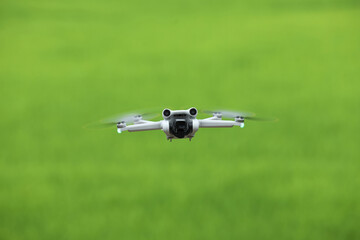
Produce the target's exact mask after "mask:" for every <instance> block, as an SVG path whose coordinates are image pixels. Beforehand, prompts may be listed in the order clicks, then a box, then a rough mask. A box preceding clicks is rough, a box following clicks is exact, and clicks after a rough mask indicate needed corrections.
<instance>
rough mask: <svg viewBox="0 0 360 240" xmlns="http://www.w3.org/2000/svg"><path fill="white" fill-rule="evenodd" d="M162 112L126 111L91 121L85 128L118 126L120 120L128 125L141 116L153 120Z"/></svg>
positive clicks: (143, 118)
mask: <svg viewBox="0 0 360 240" xmlns="http://www.w3.org/2000/svg"><path fill="white" fill-rule="evenodd" d="M159 115H160V114H155V113H143V114H141V113H126V114H121V115H117V116H115V117H111V118H107V119H104V120H101V121H98V122H95V123H90V124H88V125H86V126H85V128H107V127H113V126H116V124H117V123H118V122H125V123H126V124H127V125H130V124H133V123H134V122H135V119H136V118H139V117H141V118H142V120H149V121H150V120H152V119H154V118H155V117H157V116H159Z"/></svg>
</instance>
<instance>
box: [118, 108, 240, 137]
mask: <svg viewBox="0 0 360 240" xmlns="http://www.w3.org/2000/svg"><path fill="white" fill-rule="evenodd" d="M197 114H198V111H197V109H196V108H190V109H188V110H174V111H173V110H170V109H164V110H163V111H162V116H163V118H164V120H161V121H156V122H154V121H147V120H143V119H142V116H141V115H136V116H134V119H133V123H134V124H132V125H126V121H119V122H117V131H118V133H121V132H123V131H129V132H139V131H148V130H162V131H163V132H164V133H165V134H166V136H167V139H168V140H170V141H172V139H183V138H188V139H189V140H190V141H191V139H192V138H193V137H194V136H195V133H196V132H197V131H198V130H199V129H200V128H229V127H233V126H239V127H241V128H243V127H244V119H245V116H241V115H240V114H239V115H236V116H234V121H230V120H222V113H221V112H212V114H213V116H212V117H210V118H205V119H197V118H196V116H197Z"/></svg>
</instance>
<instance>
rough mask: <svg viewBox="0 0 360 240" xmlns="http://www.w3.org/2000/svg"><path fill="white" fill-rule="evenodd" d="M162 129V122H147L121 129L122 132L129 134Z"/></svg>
mask: <svg viewBox="0 0 360 240" xmlns="http://www.w3.org/2000/svg"><path fill="white" fill-rule="evenodd" d="M159 129H162V124H161V121H160V122H150V121H146V122H144V123H139V124H134V125H129V126H126V127H124V128H120V130H121V131H120V132H122V131H129V132H137V131H149V130H159Z"/></svg>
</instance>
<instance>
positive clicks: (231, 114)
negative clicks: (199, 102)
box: [203, 110, 255, 118]
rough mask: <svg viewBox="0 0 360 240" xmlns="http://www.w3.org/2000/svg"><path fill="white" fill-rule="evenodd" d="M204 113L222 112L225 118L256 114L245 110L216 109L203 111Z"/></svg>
mask: <svg viewBox="0 0 360 240" xmlns="http://www.w3.org/2000/svg"><path fill="white" fill-rule="evenodd" d="M203 112H204V113H207V114H215V113H220V114H221V115H222V117H224V118H235V117H253V116H255V113H251V112H243V111H239V112H238V111H230V110H216V111H209V110H206V111H203Z"/></svg>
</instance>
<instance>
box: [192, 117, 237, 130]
mask: <svg viewBox="0 0 360 240" xmlns="http://www.w3.org/2000/svg"><path fill="white" fill-rule="evenodd" d="M233 126H240V125H239V123H238V122H235V121H228V120H217V119H211V118H208V119H201V120H199V127H200V128H225V127H233Z"/></svg>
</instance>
